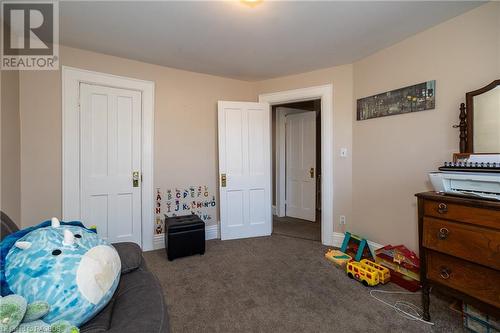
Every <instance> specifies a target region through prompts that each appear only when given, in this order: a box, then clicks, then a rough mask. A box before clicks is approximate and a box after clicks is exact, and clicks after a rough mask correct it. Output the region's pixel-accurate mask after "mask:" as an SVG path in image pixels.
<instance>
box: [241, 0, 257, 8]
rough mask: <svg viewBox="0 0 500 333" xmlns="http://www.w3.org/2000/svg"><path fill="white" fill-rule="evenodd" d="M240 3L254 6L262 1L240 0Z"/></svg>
mask: <svg viewBox="0 0 500 333" xmlns="http://www.w3.org/2000/svg"><path fill="white" fill-rule="evenodd" d="M240 2H241V3H243V4H245V5H247V6H249V7H255V6H257V5H258V4H260V3H261V2H262V0H240Z"/></svg>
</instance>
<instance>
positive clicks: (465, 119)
mask: <svg viewBox="0 0 500 333" xmlns="http://www.w3.org/2000/svg"><path fill="white" fill-rule="evenodd" d="M465 101H466V104H465V105H464V103H462V105H461V106H460V124H459V125H458V126H456V127H459V128H460V152H461V153H469V154H472V153H474V154H484V153H486V154H494V153H500V80H495V81H493V82H492V83H490V84H488V85H487V86H485V87H482V88H480V89H477V90H474V91H470V92H468V93H467V94H466V95H465Z"/></svg>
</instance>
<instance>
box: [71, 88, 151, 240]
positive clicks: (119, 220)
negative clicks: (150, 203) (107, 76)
mask: <svg viewBox="0 0 500 333" xmlns="http://www.w3.org/2000/svg"><path fill="white" fill-rule="evenodd" d="M141 105H142V102H141V93H140V92H139V91H135V90H126V89H118V88H111V87H105V86H99V85H92V84H83V83H81V84H80V145H81V146H80V151H81V157H80V182H81V187H80V191H81V192H80V200H81V202H80V204H81V219H82V221H83V223H84V224H85V225H86V226H91V225H95V226H96V227H97V232H98V233H99V235H101V236H102V237H103V238H104V239H106V240H108V241H109V242H124V241H130V242H135V243H138V244H141V224H142V223H141V121H142V119H141V118H142V116H141V115H142V112H141V108H142V106H141Z"/></svg>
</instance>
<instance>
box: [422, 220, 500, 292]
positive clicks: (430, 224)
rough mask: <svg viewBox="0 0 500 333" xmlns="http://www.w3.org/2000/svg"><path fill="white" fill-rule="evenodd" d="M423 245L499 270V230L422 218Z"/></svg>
mask: <svg viewBox="0 0 500 333" xmlns="http://www.w3.org/2000/svg"><path fill="white" fill-rule="evenodd" d="M423 246H424V247H426V248H429V249H433V250H436V251H439V252H443V253H447V254H451V255H453V256H456V257H460V258H463V259H467V260H470V261H473V262H476V263H479V264H482V265H485V266H489V267H491V268H495V269H498V270H500V230H494V229H489V228H483V227H477V226H474V225H470V224H464V223H455V222H451V221H446V220H441V219H435V218H432V217H424V229H423ZM499 283H500V281H499Z"/></svg>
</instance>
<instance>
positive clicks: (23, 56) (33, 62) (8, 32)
mask: <svg viewBox="0 0 500 333" xmlns="http://www.w3.org/2000/svg"><path fill="white" fill-rule="evenodd" d="M1 9H2V14H1V15H2V43H1V47H2V50H1V57H2V59H1V66H0V67H1V69H2V70H57V69H59V6H58V3H57V2H56V1H36V2H27V1H2V7H1Z"/></svg>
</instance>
